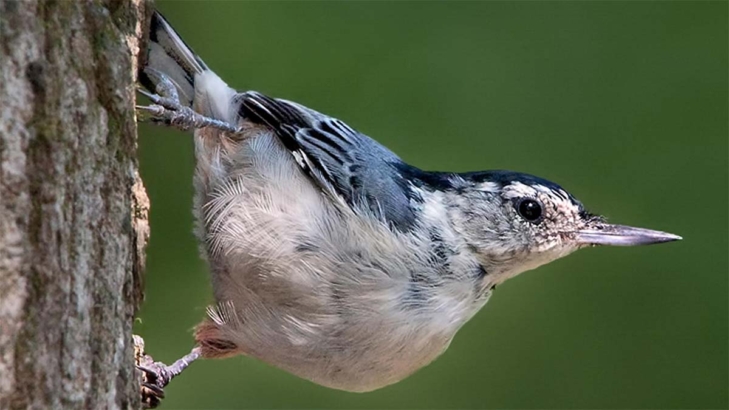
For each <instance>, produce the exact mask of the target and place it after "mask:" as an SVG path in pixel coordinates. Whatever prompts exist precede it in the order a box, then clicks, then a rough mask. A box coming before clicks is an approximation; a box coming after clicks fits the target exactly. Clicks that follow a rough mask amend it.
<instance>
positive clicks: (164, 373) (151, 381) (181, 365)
mask: <svg viewBox="0 0 729 410" xmlns="http://www.w3.org/2000/svg"><path fill="white" fill-rule="evenodd" d="M134 347H135V355H136V364H137V368H138V369H139V370H141V371H142V382H141V394H142V404H143V405H144V407H145V408H148V409H153V408H155V407H157V406H158V405H159V403H160V401H161V400H162V399H163V398H164V397H165V393H164V388H165V386H167V385H168V384H169V383H170V380H172V379H173V378H174V377H175V376H177V375H179V374H180V373H182V371H183V370H185V369H186V368H187V366H189V365H190V363H192V362H193V361H195V360H196V359H198V358H199V357H200V348H199V347H195V348H193V349H192V350H191V351H190V353H188V354H186V355H185V356H183V357H182V358H181V359H179V360H177V361H176V362H174V363H172V364H171V365H169V366H168V365H166V364H164V363H162V362H155V361H154V359H152V357H151V356H149V355H148V354H146V353H145V352H144V340H143V339H142V338H141V337H139V336H136V335H135V336H134Z"/></svg>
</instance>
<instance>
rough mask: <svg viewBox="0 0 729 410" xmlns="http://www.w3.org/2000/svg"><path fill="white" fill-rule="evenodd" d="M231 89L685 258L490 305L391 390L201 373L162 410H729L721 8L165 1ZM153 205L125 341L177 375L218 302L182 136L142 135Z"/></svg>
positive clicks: (591, 273) (572, 266)
mask: <svg viewBox="0 0 729 410" xmlns="http://www.w3.org/2000/svg"><path fill="white" fill-rule="evenodd" d="M158 7H159V9H160V10H161V11H162V12H163V13H164V14H165V15H166V16H167V18H168V19H169V21H170V22H171V23H172V24H173V25H174V26H175V27H176V28H177V30H178V31H179V32H180V33H181V35H182V36H183V37H184V39H185V40H186V41H187V42H188V44H190V45H191V46H192V47H193V48H194V49H195V50H196V51H197V52H198V53H199V54H200V55H201V56H202V58H203V59H204V60H205V61H206V62H207V63H208V65H209V66H210V67H212V68H213V69H214V70H215V71H216V72H218V74H220V75H221V77H223V78H224V79H225V80H226V81H227V82H228V83H229V84H230V85H231V86H233V87H236V88H238V89H255V90H258V91H262V92H265V93H268V94H270V95H272V96H278V97H283V98H287V99H291V100H295V101H298V102H300V103H303V104H305V105H308V106H310V107H312V108H315V109H317V110H319V111H322V112H325V113H328V114H330V115H332V116H336V117H338V118H341V119H343V120H345V121H346V122H348V123H349V124H350V125H352V126H353V127H355V128H357V129H359V130H360V131H362V132H364V133H366V134H369V135H371V136H373V137H375V138H376V139H378V140H379V141H380V142H382V143H384V144H385V145H387V146H388V147H390V148H391V149H393V150H394V151H395V152H397V153H398V154H399V155H401V156H402V157H403V158H404V159H405V160H406V161H408V162H410V163H413V164H415V165H417V166H419V167H421V168H425V169H438V170H451V171H468V170H481V169H499V168H501V169H511V170H518V171H523V172H529V173H532V174H536V175H539V176H542V177H544V178H547V179H551V180H553V181H555V182H558V183H560V184H561V185H563V186H564V187H566V188H567V189H569V190H570V191H571V192H572V193H573V194H575V195H576V196H577V197H578V198H580V199H581V200H582V201H583V202H584V203H585V204H586V205H587V206H588V207H589V208H590V209H591V210H593V211H595V212H599V213H603V214H605V215H607V216H608V217H609V218H610V220H611V221H613V222H620V223H625V224H632V225H637V226H644V227H650V228H655V229H661V230H666V231H669V232H674V233H677V234H679V235H682V236H683V237H684V241H683V242H680V243H672V244H666V245H661V246H652V247H641V248H599V249H590V250H584V251H580V252H578V253H577V254H575V255H573V256H570V257H568V258H566V259H563V260H560V261H557V262H554V263H552V264H550V265H548V266H545V267H542V268H540V269H539V270H538V271H536V272H529V273H526V274H524V275H521V276H519V277H517V278H515V279H512V280H511V281H509V282H507V283H506V284H505V285H503V286H501V287H500V288H499V289H498V291H497V292H496V293H495V295H494V297H493V298H492V299H491V301H490V302H489V304H488V305H487V306H486V308H484V309H483V311H481V312H480V313H479V314H478V315H477V316H476V317H475V318H474V319H473V320H472V321H471V322H469V323H468V324H467V325H466V326H465V327H464V328H463V329H462V330H461V331H460V333H459V334H458V336H456V338H455V340H454V342H453V344H452V345H451V347H450V349H449V350H448V351H447V352H446V353H445V354H444V355H443V356H442V357H441V358H440V359H438V360H437V361H436V362H435V363H433V364H432V365H430V366H428V367H426V368H425V369H423V370H421V371H420V372H418V373H416V374H415V375H413V376H412V377H410V378H408V379H406V380H404V381H402V382H400V383H398V384H396V385H393V386H391V387H387V388H385V389H382V390H379V391H376V392H373V393H367V394H354V393H346V392H340V391H335V390H330V389H327V388H324V387H320V386H317V385H314V384H312V383H310V382H307V381H304V380H301V379H298V378H296V377H294V376H291V375H289V374H287V373H284V372H282V371H279V370H277V369H274V368H272V367H269V366H268V365H265V364H263V363H261V362H258V361H256V360H254V359H250V358H245V357H239V358H233V359H228V360H223V361H201V362H198V363H195V364H194V365H193V366H192V367H191V368H190V369H189V370H188V371H187V372H185V374H184V375H183V376H181V377H180V378H179V379H176V380H175V381H174V382H173V383H172V384H171V385H170V386H169V387H168V388H167V391H166V392H167V399H165V408H393V409H394V408H535V407H539V408H726V406H727V401H728V398H727V386H729V380H728V376H727V373H728V368H727V366H728V363H729V357H728V355H727V350H728V343H729V341H728V340H729V335H728V323H729V318H728V314H727V311H728V300H727V294H728V280H727V277H728V269H729V267H728V263H727V260H728V259H727V258H728V256H727V253H728V248H729V244H728V243H727V242H728V234H727V231H728V226H729V221H728V220H727V212H728V211H729V203H728V202H729V201H728V199H729V193H728V191H729V181H728V178H727V173H728V169H729V165H728V163H727V155H728V151H729V148H728V144H727V139H728V130H727V123H728V114H727V112H728V110H729V107H728V106H727V101H728V99H727V71H728V70H727V50H728V45H727V38H728V32H727V27H728V24H727V15H728V10H727V3H726V2H719V1H716V2H512V3H505V2H458V3H439V2H427V3H426V2H423V3H415V2H399V3H384V2H346V3H339V2H336V3H335V2H275V3H270V2H251V1H247V2H192V1H188V2H162V1H161V2H159V3H158ZM140 130H141V132H140V133H141V136H140V156H141V170H142V176H143V178H144V182H145V184H146V186H147V189H148V192H149V196H150V198H151V202H152V212H151V224H152V238H151V242H150V245H149V249H148V263H147V273H146V277H147V289H146V301H145V304H144V306H143V308H142V311H141V313H140V316H139V317H140V320H139V322H138V323H137V324H136V331H137V332H138V333H139V334H141V335H142V336H144V338H145V339H146V342H147V348H148V350H149V352H150V353H151V354H152V355H153V356H154V357H155V358H156V359H157V360H162V361H165V362H171V361H173V360H175V359H177V358H178V357H180V356H181V355H182V354H184V353H186V352H187V351H188V350H189V349H190V347H191V346H192V336H191V329H192V327H193V326H194V325H195V324H196V323H197V322H198V321H199V320H200V319H202V318H203V316H204V315H205V310H204V309H205V306H206V305H207V304H208V303H210V301H211V291H210V285H209V283H208V273H207V270H206V266H205V264H204V263H203V262H202V261H201V260H200V258H199V257H198V251H197V245H196V242H195V240H194V238H193V236H192V234H191V230H192V219H191V212H190V208H191V196H192V187H191V180H192V171H193V153H192V145H191V138H190V137H189V136H187V135H186V134H184V133H181V132H175V131H169V130H165V129H163V128H161V127H155V126H152V125H149V124H143V125H142V126H141V127H140Z"/></svg>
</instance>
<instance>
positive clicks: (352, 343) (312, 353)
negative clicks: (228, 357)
mask: <svg viewBox="0 0 729 410" xmlns="http://www.w3.org/2000/svg"><path fill="white" fill-rule="evenodd" d="M249 308H250V307H243V308H242V310H244V311H245V310H247V309H249ZM259 309H269V310H270V312H271V316H270V317H268V318H267V319H265V323H262V322H261V321H258V320H257V318H245V317H243V318H241V322H242V326H241V327H239V328H238V329H237V330H236V336H235V338H236V340H235V342H236V343H237V344H238V345H239V346H240V347H241V350H242V351H244V352H245V354H246V355H248V356H251V357H255V358H257V359H259V360H262V361H264V362H266V363H269V364H271V365H273V366H276V367H279V368H281V369H283V370H285V371H288V372H290V373H292V374H294V375H297V376H299V377H302V378H304V379H307V380H310V381H312V382H314V383H317V384H320V385H323V386H327V387H330V388H334V389H340V390H346V391H353V392H366V391H371V390H375V389H379V388H381V387H385V386H387V385H390V384H393V383H396V382H398V381H400V380H402V379H404V378H405V377H407V376H409V375H411V374H412V373H414V372H415V371H417V370H418V369H420V368H422V367H423V366H425V365H427V364H429V363H430V362H432V361H433V360H434V359H436V358H437V357H438V356H439V355H440V354H441V353H442V352H443V351H444V350H445V349H446V348H447V347H448V344H449V343H450V341H451V339H452V337H453V334H454V332H452V331H451V330H445V329H429V328H428V325H426V324H424V323H420V324H419V325H416V324H415V323H405V322H396V321H393V320H392V318H389V317H388V314H386V313H373V314H372V316H371V317H362V318H359V319H355V318H352V320H351V321H347V320H345V319H343V318H338V319H337V318H330V320H329V322H330V323H315V322H305V321H306V320H311V317H312V315H309V314H302V315H299V316H294V315H293V314H292V312H291V310H289V309H285V308H284V309H281V310H280V311H279V310H276V309H275V308H274V309H273V310H271V306H259V307H257V308H254V310H259ZM249 312H250V310H249ZM324 315H325V316H327V314H324ZM274 318H279V319H278V320H276V319H274ZM247 319H251V320H247ZM246 323H247V325H246ZM263 334H266V335H265V336H264V335H263Z"/></svg>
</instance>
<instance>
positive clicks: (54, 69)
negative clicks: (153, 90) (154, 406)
mask: <svg viewBox="0 0 729 410" xmlns="http://www.w3.org/2000/svg"><path fill="white" fill-rule="evenodd" d="M147 8H148V6H147V4H146V3H145V2H143V0H134V1H129V0H103V1H102V0H98V1H80V0H60V1H51V0H22V1H20V0H17V1H16V0H0V409H8V408H10V409H16V408H37V409H58V408H64V409H66V408H89V409H115V408H139V406H140V401H139V380H138V377H139V376H138V373H137V372H136V370H135V368H134V351H133V342H132V324H133V321H134V315H135V313H136V311H137V308H138V307H139V304H140V302H141V300H142V289H143V283H142V270H143V265H144V247H145V245H146V242H147V237H148V225H147V211H148V207H149V204H148V201H147V197H146V193H145V191H144V187H143V185H142V183H141V180H140V179H139V175H138V173H137V159H136V149H137V141H136V135H137V129H136V124H135V113H134V84H135V78H136V58H137V52H138V50H139V46H140V38H141V32H142V30H141V27H143V26H144V21H145V20H146V15H147Z"/></svg>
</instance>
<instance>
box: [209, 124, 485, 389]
mask: <svg viewBox="0 0 729 410" xmlns="http://www.w3.org/2000/svg"><path fill="white" fill-rule="evenodd" d="M235 162H236V164H237V167H238V168H237V169H233V170H228V171H227V173H226V174H227V175H229V176H230V178H229V179H228V180H226V181H225V182H224V183H221V184H220V185H219V186H218V188H217V189H216V190H215V191H213V192H208V193H204V192H198V198H199V199H200V202H199V204H200V205H199V207H198V209H197V210H196V213H197V215H198V223H199V226H200V227H201V228H202V229H201V230H200V231H198V235H199V236H200V239H201V240H202V241H203V242H204V243H205V248H206V254H207V257H208V260H209V262H210V267H211V270H212V273H211V279H212V284H213V290H214V293H215V298H216V300H217V301H218V303H227V304H230V305H232V306H233V309H234V312H235V314H234V316H235V318H233V319H231V320H230V321H229V322H228V323H224V324H221V325H220V331H219V332H218V333H219V335H218V336H219V337H220V338H223V339H227V341H229V342H231V343H233V344H235V345H236V346H238V347H239V350H240V351H242V352H243V353H245V354H247V355H249V356H252V357H256V358H259V359H260V360H262V361H264V362H267V363H270V364H272V365H274V366H277V367H279V368H282V369H284V370H287V371H289V372H291V373H293V374H295V375H298V376H300V377H303V378H305V379H308V380H311V381H313V382H316V383H318V384H322V385H324V386H328V387H332V388H336V389H342V390H348V391H369V390H374V389H377V388H380V387H383V386H386V385H388V384H392V383H395V382H397V381H399V380H401V379H403V378H404V377H406V376H408V375H410V374H412V373H413V372H414V371H416V370H417V369H419V368H421V367H422V366H424V365H426V364H428V363H430V362H431V361H432V360H434V359H435V358H436V357H437V356H438V355H439V354H440V353H442V352H443V350H444V349H445V348H446V347H447V346H448V344H449V343H450V341H451V339H452V337H453V335H454V334H455V332H456V331H457V330H458V328H460V326H461V325H462V324H463V323H464V322H465V321H466V320H467V319H468V318H470V317H471V315H472V314H473V313H474V311H475V310H477V309H478V307H480V306H478V304H474V303H471V301H470V299H469V298H470V296H468V295H470V294H471V293H472V289H471V286H470V285H468V286H466V287H465V288H464V289H463V292H460V289H456V290H454V289H448V290H447V292H446V291H444V293H443V297H434V298H433V299H432V300H431V301H415V302H413V300H412V298H413V290H412V287H413V277H414V276H413V272H419V273H421V274H422V272H420V271H419V270H420V269H421V268H423V266H420V265H418V263H419V262H417V261H415V260H413V259H414V258H413V257H412V254H413V247H412V244H409V243H407V242H406V241H405V240H404V239H403V238H402V236H398V235H397V234H395V233H393V232H392V231H391V229H390V228H389V227H388V226H387V224H385V223H377V222H373V220H372V219H371V218H370V219H368V218H362V217H361V216H358V215H355V214H354V213H349V214H348V213H347V212H341V211H340V210H337V209H335V206H334V205H333V204H332V202H331V199H330V198H328V197H326V196H325V195H323V194H322V192H321V191H320V190H319V189H318V188H317V187H315V186H314V185H313V184H312V183H311V181H310V180H309V179H307V178H306V176H305V175H303V174H302V173H301V172H300V170H299V169H298V167H297V166H296V164H295V163H294V161H293V159H292V158H291V156H290V154H288V153H287V152H285V151H284V150H283V149H281V147H280V145H279V144H278V143H277V142H276V141H274V140H272V139H271V138H268V137H265V136H264V137H256V138H255V139H253V140H252V142H251V144H250V145H248V146H244V147H243V152H241V157H240V158H238V159H237V160H236V161H235ZM200 163H201V161H200V160H198V164H200ZM211 163H212V161H211ZM463 295H467V296H463ZM436 296H439V295H436ZM484 303H485V302H484Z"/></svg>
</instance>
